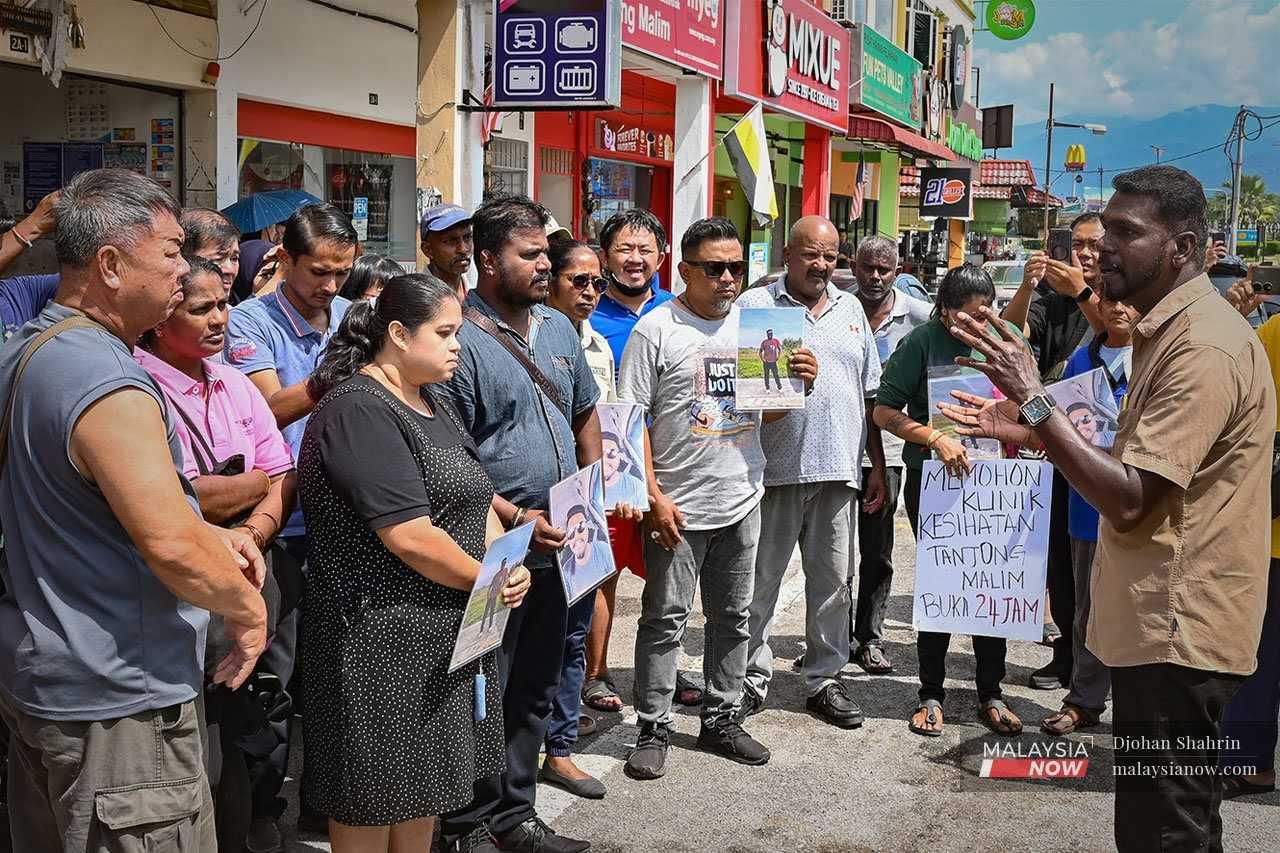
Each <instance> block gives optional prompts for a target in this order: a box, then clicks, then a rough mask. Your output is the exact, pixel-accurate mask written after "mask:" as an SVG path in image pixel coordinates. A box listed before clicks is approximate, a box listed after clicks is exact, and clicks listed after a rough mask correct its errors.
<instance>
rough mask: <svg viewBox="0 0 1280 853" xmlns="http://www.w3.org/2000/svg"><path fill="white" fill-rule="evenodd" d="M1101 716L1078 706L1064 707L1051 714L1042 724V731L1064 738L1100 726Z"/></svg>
mask: <svg viewBox="0 0 1280 853" xmlns="http://www.w3.org/2000/svg"><path fill="white" fill-rule="evenodd" d="M1098 721H1099V715H1098V714H1097V713H1096V712H1094V711H1089V710H1086V709H1084V708H1081V707H1079V706H1076V705H1063V706H1062V710H1061V711H1058V712H1057V713H1056V714H1050V715H1049V716H1048V717H1045V718H1044V720H1042V721H1041V722H1040V730H1041V731H1042V732H1044V733H1045V734H1050V735H1053V736H1054V737H1062V736H1063V735H1069V734H1071V733H1072V732H1078V731H1080V730H1081V729H1091V728H1093V727H1094V726H1096V725H1097V724H1098Z"/></svg>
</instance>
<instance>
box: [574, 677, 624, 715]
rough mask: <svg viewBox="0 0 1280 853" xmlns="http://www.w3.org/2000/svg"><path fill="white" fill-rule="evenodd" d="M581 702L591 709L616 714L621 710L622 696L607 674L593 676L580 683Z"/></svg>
mask: <svg viewBox="0 0 1280 853" xmlns="http://www.w3.org/2000/svg"><path fill="white" fill-rule="evenodd" d="M582 704H584V705H586V706H587V707H588V708H591V709H592V710H593V711H600V712H602V713H605V714H616V713H618V712H619V711H621V710H622V697H621V696H619V695H618V688H616V687H614V686H613V682H611V681H610V680H609V677H608V676H603V677H601V678H593V679H591V680H590V681H588V682H587V683H586V684H584V685H582Z"/></svg>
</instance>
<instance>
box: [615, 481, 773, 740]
mask: <svg viewBox="0 0 1280 853" xmlns="http://www.w3.org/2000/svg"><path fill="white" fill-rule="evenodd" d="M759 538H760V507H758V506H757V507H755V508H753V509H752V510H751V512H750V513H748V514H747V516H746V517H745V518H743V519H742V520H741V521H739V522H737V523H736V524H731V525H729V526H728V527H719V528H716V529H714V530H686V531H684V541H683V542H681V543H680V544H679V545H677V546H676V549H675V550H674V551H667V550H666V549H665V548H662V547H661V546H660V545H658V543H656V542H654V541H653V540H652V539H651V538H646V539H645V543H644V545H645V549H644V550H645V554H644V557H645V575H646V577H645V582H644V595H643V596H642V598H641V599H640V624H639V626H638V628H637V629H636V714H637V716H638V717H639V718H640V722H641V723H670V722H671V719H672V713H671V702H672V697H673V696H674V694H675V689H676V669H677V665H678V664H679V662H680V641H681V639H682V638H683V637H684V630H685V625H686V624H687V623H688V621H689V613H690V611H691V610H692V609H693V596H694V593H695V592H697V590H698V588H699V586H701V589H702V610H703V613H704V614H705V616H706V619H707V627H706V635H705V641H704V644H703V653H702V673H703V677H704V679H705V680H706V689H705V690H704V691H703V693H702V721H703V722H704V723H719V722H724V721H725V720H727V719H729V718H730V717H732V716H733V715H734V713H735V712H736V710H737V706H738V702H739V701H740V699H741V698H742V678H743V674H744V673H745V672H746V669H747V641H748V639H749V637H750V634H749V633H748V630H747V609H748V607H749V606H750V605H751V595H752V589H753V588H754V586H755V583H754V580H755V566H756V543H757V541H758V540H759Z"/></svg>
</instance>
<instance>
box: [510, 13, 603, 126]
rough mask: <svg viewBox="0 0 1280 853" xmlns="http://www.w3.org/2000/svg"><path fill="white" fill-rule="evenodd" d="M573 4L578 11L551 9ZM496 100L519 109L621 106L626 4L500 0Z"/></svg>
mask: <svg viewBox="0 0 1280 853" xmlns="http://www.w3.org/2000/svg"><path fill="white" fill-rule="evenodd" d="M556 5H560V6H566V5H567V6H569V7H570V8H571V9H572V11H567V10H564V9H555V10H552V9H548V7H551V6H556ZM494 6H495V8H494V25H495V28H494V49H493V80H494V85H493V91H494V104H495V106H499V107H511V108H514V109H522V110H528V109H538V108H543V109H561V110H563V109H574V108H583V109H586V108H594V107H616V106H618V105H619V104H620V102H621V92H622V66H621V51H619V50H618V49H617V45H618V43H619V40H620V39H621V32H622V13H621V4H619V3H616V2H609V0H577V2H574V3H571V4H554V3H548V2H546V0H495V4H494Z"/></svg>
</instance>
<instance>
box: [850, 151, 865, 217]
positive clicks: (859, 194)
mask: <svg viewBox="0 0 1280 853" xmlns="http://www.w3.org/2000/svg"><path fill="white" fill-rule="evenodd" d="M866 182H867V159H866V157H865V156H864V155H863V153H862V152H861V151H859V152H858V174H857V175H856V176H855V177H854V179H853V205H852V206H851V207H850V208H849V219H850V221H853V222H856V221H857V220H859V219H861V218H862V201H863V198H864V197H865V196H866Z"/></svg>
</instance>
